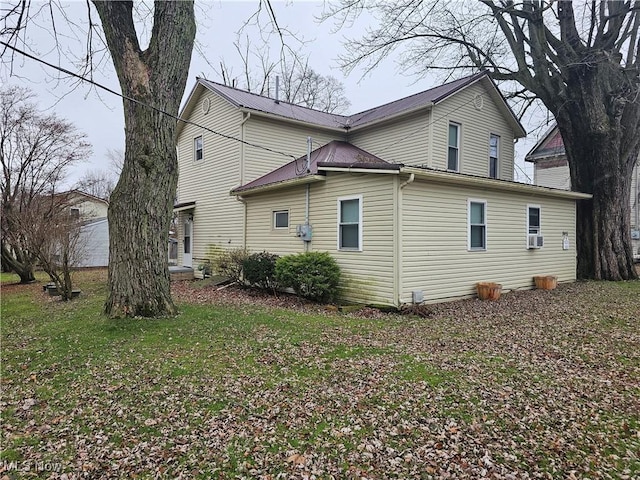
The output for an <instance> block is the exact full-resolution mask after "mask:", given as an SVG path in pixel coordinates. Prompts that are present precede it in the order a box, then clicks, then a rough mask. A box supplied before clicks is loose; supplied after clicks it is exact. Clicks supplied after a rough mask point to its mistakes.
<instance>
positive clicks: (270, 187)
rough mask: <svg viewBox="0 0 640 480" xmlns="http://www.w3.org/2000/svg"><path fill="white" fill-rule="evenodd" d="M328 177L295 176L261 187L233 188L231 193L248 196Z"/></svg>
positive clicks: (320, 180)
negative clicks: (237, 189)
mask: <svg viewBox="0 0 640 480" xmlns="http://www.w3.org/2000/svg"><path fill="white" fill-rule="evenodd" d="M325 180H326V177H325V176H324V175H307V176H305V177H300V178H293V179H291V180H285V181H283V182H277V183H269V184H267V185H260V186H259V187H254V188H248V189H246V190H240V191H236V190H235V189H234V190H231V191H230V192H229V195H231V196H237V197H240V198H242V197H248V196H249V195H254V194H256V193H263V192H268V191H271V190H279V189H281V188H287V187H293V186H296V185H305V184H307V183H316V182H324V181H325Z"/></svg>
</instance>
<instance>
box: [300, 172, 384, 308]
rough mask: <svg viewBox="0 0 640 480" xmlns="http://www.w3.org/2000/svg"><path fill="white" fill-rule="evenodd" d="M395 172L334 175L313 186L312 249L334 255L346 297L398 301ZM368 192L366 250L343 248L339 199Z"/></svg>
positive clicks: (364, 204)
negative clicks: (339, 243) (395, 285)
mask: <svg viewBox="0 0 640 480" xmlns="http://www.w3.org/2000/svg"><path fill="white" fill-rule="evenodd" d="M394 177H395V176H394V175H385V174H354V173H351V174H348V173H329V174H328V175H327V181H326V182H325V183H322V184H317V186H316V185H315V184H314V185H312V186H311V192H312V193H311V209H310V212H311V221H312V224H313V242H312V245H311V247H312V249H313V250H319V251H327V252H329V253H331V254H332V255H333V256H334V258H335V259H336V261H337V262H338V264H339V265H340V268H341V269H342V275H343V279H344V284H345V287H344V291H343V296H344V298H345V299H346V300H348V301H352V302H358V303H368V304H371V303H374V304H378V303H379V304H385V305H393V304H394V303H395V302H394V299H393V278H394V265H393V251H394V247H393V238H394V229H395V225H394V212H393V211H394V195H395V188H394V185H395V182H394ZM356 195H362V217H363V218H362V222H363V224H362V251H361V252H356V251H342V250H338V249H337V236H338V226H337V222H338V213H337V212H338V203H337V202H338V198H339V197H345V196H356Z"/></svg>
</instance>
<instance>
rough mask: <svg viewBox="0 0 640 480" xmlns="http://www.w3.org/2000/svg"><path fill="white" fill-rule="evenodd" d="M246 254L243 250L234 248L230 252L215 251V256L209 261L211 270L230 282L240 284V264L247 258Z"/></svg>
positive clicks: (223, 250)
mask: <svg viewBox="0 0 640 480" xmlns="http://www.w3.org/2000/svg"><path fill="white" fill-rule="evenodd" d="M247 256H248V253H247V251H246V250H245V249H243V248H235V249H232V250H225V249H220V250H217V251H216V253H215V256H213V258H212V259H211V263H212V265H213V268H214V270H215V271H216V272H218V275H222V276H223V277H228V278H229V279H231V281H232V282H238V283H241V282H242V264H243V262H244V260H245V259H246V258H247Z"/></svg>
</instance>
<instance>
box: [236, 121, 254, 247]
mask: <svg viewBox="0 0 640 480" xmlns="http://www.w3.org/2000/svg"><path fill="white" fill-rule="evenodd" d="M249 118H251V112H247V114H246V115H244V114H243V118H242V121H241V122H240V139H241V140H242V142H240V185H244V153H245V151H244V124H245V123H247V120H249ZM236 199H237V200H238V201H239V202H240V203H242V205H244V212H243V215H242V248H243V249H245V250H246V249H247V201H246V200H245V199H244V198H242V197H241V196H240V195H238V196H237V197H236Z"/></svg>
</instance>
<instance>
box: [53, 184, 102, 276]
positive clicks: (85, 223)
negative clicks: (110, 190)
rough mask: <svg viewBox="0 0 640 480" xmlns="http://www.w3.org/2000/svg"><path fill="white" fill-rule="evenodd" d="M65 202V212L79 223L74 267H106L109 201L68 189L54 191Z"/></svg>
mask: <svg viewBox="0 0 640 480" xmlns="http://www.w3.org/2000/svg"><path fill="white" fill-rule="evenodd" d="M56 195H57V196H58V197H60V198H62V199H63V201H64V202H65V204H67V205H68V206H67V207H66V208H68V209H69V215H70V216H71V217H72V218H73V219H78V220H79V221H80V223H81V226H80V236H79V241H78V248H79V250H80V252H78V255H77V257H78V259H79V260H78V261H77V262H76V263H77V264H76V265H74V267H106V266H108V265H109V223H108V222H107V210H108V208H109V202H108V201H106V200H104V199H102V198H98V197H95V196H93V195H90V194H88V193H85V192H82V191H80V190H69V191H67V192H62V193H58V194H56Z"/></svg>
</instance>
